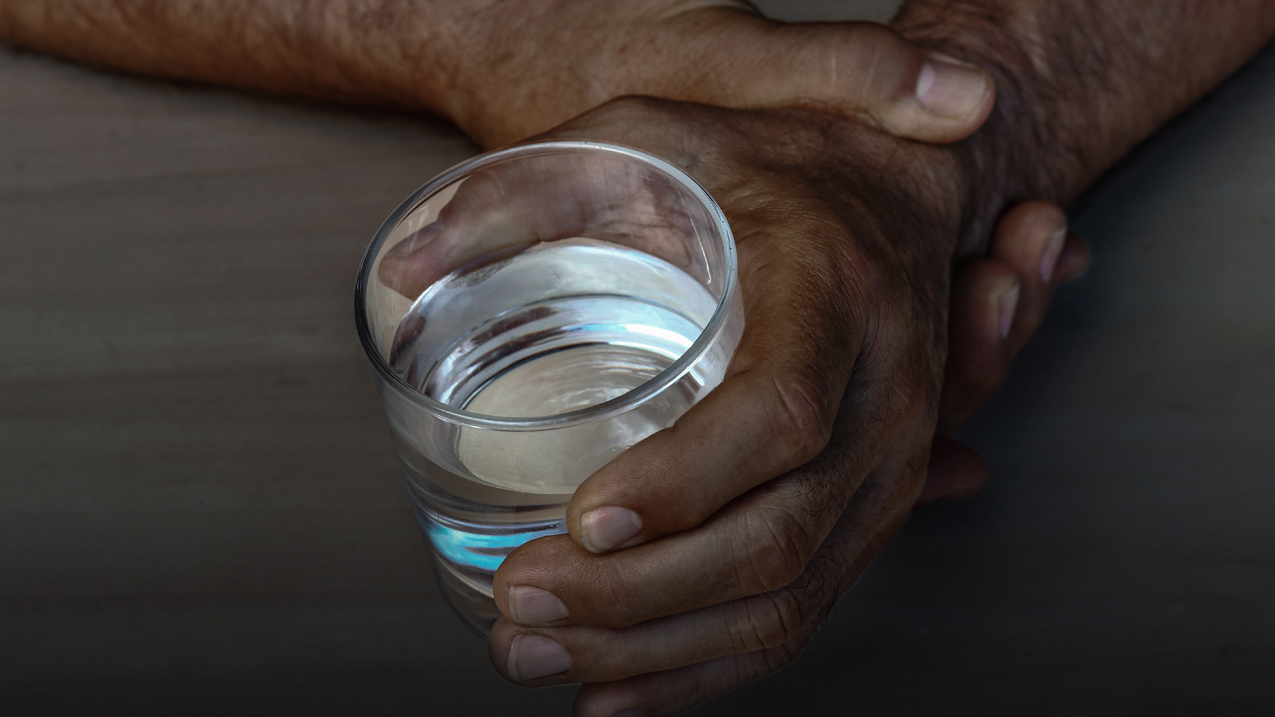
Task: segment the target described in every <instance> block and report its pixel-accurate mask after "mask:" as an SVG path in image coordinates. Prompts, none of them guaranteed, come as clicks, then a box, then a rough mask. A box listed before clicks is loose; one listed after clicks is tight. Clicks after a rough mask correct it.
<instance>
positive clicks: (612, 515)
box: [567, 235, 921, 553]
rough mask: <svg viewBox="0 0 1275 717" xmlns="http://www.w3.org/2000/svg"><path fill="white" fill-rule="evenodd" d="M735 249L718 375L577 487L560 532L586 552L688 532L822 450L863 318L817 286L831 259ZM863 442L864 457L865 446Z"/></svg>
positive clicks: (757, 246)
mask: <svg viewBox="0 0 1275 717" xmlns="http://www.w3.org/2000/svg"><path fill="white" fill-rule="evenodd" d="M740 246H741V248H740V266H741V272H740V273H741V285H742V286H743V289H744V291H745V294H744V302H745V307H744V308H745V316H746V317H747V319H746V323H745V330H744V335H743V337H742V338H741V340H740V345H739V347H738V349H737V350H736V354H735V358H734V360H733V361H732V363H731V366H730V368H729V370H728V374H727V376H726V378H725V380H724V381H723V382H722V384H721V385H719V386H718V387H716V388H715V389H713V391H711V392H710V393H709V394H708V395H707V396H706V397H705V398H704V399H703V400H702V401H700V402H699V403H698V404H696V405H695V406H694V407H692V408H691V409H690V410H689V411H688V412H687V413H686V414H684V415H683V416H682V417H681V418H679V419H678V420H677V422H676V423H675V424H674V425H673V426H672V427H671V428H668V429H665V430H663V431H660V432H657V433H655V434H654V435H652V436H650V437H649V438H647V439H645V440H644V441H642V442H640V443H638V444H637V445H635V446H633V447H631V448H629V449H628V450H626V451H625V452H624V453H622V454H620V455H619V456H618V457H617V458H616V459H615V460H613V461H612V462H611V463H609V464H608V465H606V466H604V467H603V468H602V469H600V470H599V471H598V472H597V473H595V474H594V475H592V476H590V477H589V478H588V479H587V480H585V481H584V482H583V483H582V484H581V485H580V487H579V488H577V490H576V492H575V495H574V496H573V497H572V500H571V502H570V503H569V504H568V506H567V528H568V530H569V532H570V533H571V536H572V537H573V538H574V539H576V540H577V541H578V542H579V543H580V545H582V546H583V547H585V548H586V549H588V550H590V551H592V552H596V553H601V552H606V551H608V550H612V549H615V548H618V547H631V546H633V545H638V544H641V543H643V542H646V541H649V540H651V539H654V538H657V537H659V536H662V535H667V534H669V533H674V532H678V531H681V530H686V529H688V528H691V527H694V526H696V525H699V524H700V523H701V522H703V521H704V520H705V519H706V518H708V517H709V516H711V515H713V514H714V513H715V512H716V511H717V510H718V509H719V508H721V507H722V506H723V505H725V504H726V503H728V502H729V501H731V500H733V499H734V498H736V497H737V496H739V495H742V494H743V493H745V492H746V491H748V490H749V489H751V488H753V487H755V486H757V485H760V484H761V483H764V482H765V481H768V480H770V479H771V478H774V477H775V476H778V475H782V474H783V473H785V472H787V471H789V470H792V469H794V468H796V467H798V466H800V465H802V464H804V463H806V462H808V461H810V460H811V459H813V458H814V457H815V456H816V455H818V454H819V452H820V451H821V450H823V448H824V447H825V446H826V445H827V442H828V440H829V436H830V435H831V432H832V426H833V423H834V421H835V420H836V419H837V410H838V405H839V404H841V403H842V397H843V395H844V394H845V391H846V386H847V382H848V381H849V377H850V373H851V371H852V370H853V369H854V366H855V360H856V356H857V354H858V353H859V337H861V336H862V335H863V329H862V319H861V318H860V317H858V316H855V315H854V314H853V313H852V311H851V310H850V309H849V308H847V307H851V306H854V305H855V299H854V298H852V297H853V294H852V293H851V291H852V290H853V287H851V286H850V282H839V283H838V282H830V281H827V280H826V277H832V276H840V275H845V272H843V271H842V270H840V269H838V268H833V267H832V266H829V265H828V264H830V263H832V262H834V261H837V260H836V259H835V258H828V257H822V256H816V257H811V256H796V252H793V251H792V250H791V248H790V247H791V244H789V245H788V246H784V245H783V244H782V242H779V241H775V242H767V241H766V237H763V236H756V235H755V236H753V237H750V239H749V242H748V243H747V244H744V243H741V245H740ZM758 265H764V267H765V271H764V272H761V271H755V268H756V267H757V266H758ZM749 279H751V281H746V280H749ZM829 284H832V285H831V286H830V285H829ZM899 380H900V381H905V380H907V377H901V378H900V379H899ZM913 380H914V381H916V382H917V383H920V382H921V379H919V378H914V379H913ZM884 395H885V394H884V393H883V392H881V391H879V390H878V391H874V392H873V394H872V397H867V396H865V403H864V405H861V406H859V407H857V408H856V409H855V410H856V411H860V412H862V411H875V410H884V408H883V406H880V405H876V404H880V403H882V402H883V401H884V400H885V399H884ZM879 425H880V422H878V423H876V424H873V426H874V429H875V427H877V426H879ZM863 445H864V446H865V449H864V453H865V457H868V458H870V455H868V454H870V452H871V451H870V447H871V446H874V445H875V444H874V443H872V442H869V441H865V443H864V444H863ZM865 470H866V469H865ZM860 475H862V474H860Z"/></svg>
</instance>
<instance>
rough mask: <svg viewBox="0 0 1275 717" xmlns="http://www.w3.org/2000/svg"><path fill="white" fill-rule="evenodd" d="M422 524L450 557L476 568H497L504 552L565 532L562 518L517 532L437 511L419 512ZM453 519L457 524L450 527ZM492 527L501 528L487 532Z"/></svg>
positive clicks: (454, 561) (504, 554)
mask: <svg viewBox="0 0 1275 717" xmlns="http://www.w3.org/2000/svg"><path fill="white" fill-rule="evenodd" d="M420 523H421V528H422V529H423V530H424V531H425V534H426V535H427V536H429V541H430V542H431V543H433V545H434V549H435V550H437V551H438V552H439V553H440V554H441V555H442V556H443V557H444V558H446V559H447V560H449V561H451V562H453V563H455V564H457V565H459V566H462V567H466V568H470V569H473V570H482V571H486V572H492V573H494V572H496V568H499V567H500V563H501V562H502V561H503V560H504V559H505V556H506V555H508V554H509V553H511V552H513V550H514V548H517V547H518V546H519V545H522V544H523V543H525V542H527V541H529V540H535V539H536V538H543V537H544V536H546V535H559V534H561V533H565V532H567V531H566V526H564V525H563V524H562V522H561V521H554V522H551V523H532V524H530V525H523V526H519V528H521V529H520V530H518V531H517V532H512V531H509V530H508V528H507V526H502V527H505V528H506V529H505V530H499V528H497V527H496V526H492V527H486V526H477V525H473V524H468V523H462V522H460V521H452V520H447V519H445V518H441V517H439V516H435V515H422V516H420ZM447 523H452V524H454V525H456V526H457V527H451V526H449V525H447ZM484 528H486V531H491V530H493V529H495V530H499V532H486V531H484Z"/></svg>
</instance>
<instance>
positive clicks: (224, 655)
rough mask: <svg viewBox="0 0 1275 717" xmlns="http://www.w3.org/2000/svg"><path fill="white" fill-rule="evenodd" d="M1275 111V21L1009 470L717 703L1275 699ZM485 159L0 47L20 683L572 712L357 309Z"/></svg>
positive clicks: (1206, 115)
mask: <svg viewBox="0 0 1275 717" xmlns="http://www.w3.org/2000/svg"><path fill="white" fill-rule="evenodd" d="M891 4H892V3H889V2H866V3H864V2H860V3H849V4H837V3H830V2H824V3H818V2H809V3H780V2H778V1H777V0H776V1H775V2H770V3H763V5H764V6H765V8H766V9H767V10H771V11H773V12H774V14H776V15H777V16H782V17H787V18H792V19H812V18H823V19H834V18H844V17H848V16H871V17H877V18H881V17H888V15H889V11H890V5H891ZM1272 117H1275V49H1272V50H1268V51H1266V52H1265V53H1264V54H1263V55H1262V56H1261V57H1259V58H1258V60H1257V61H1256V62H1255V63H1254V64H1253V65H1252V66H1250V67H1249V68H1248V69H1246V70H1244V71H1243V72H1242V73H1241V74H1240V75H1238V76H1237V77H1236V78H1234V79H1233V80H1232V81H1231V82H1229V83H1228V84H1227V85H1225V86H1224V87H1223V88H1222V89H1221V90H1219V91H1218V92H1217V93H1215V95H1214V96H1212V97H1210V98H1209V99H1208V100H1207V101H1206V102H1205V103H1203V104H1202V105H1201V106H1200V107H1198V108H1196V109H1195V110H1194V111H1192V112H1191V113H1190V114H1189V115H1188V116H1187V117H1186V118H1184V119H1183V120H1180V121H1179V122H1177V123H1175V124H1174V125H1173V126H1172V127H1170V128H1169V129H1168V130H1167V131H1165V132H1163V133H1161V134H1160V135H1159V136H1157V137H1156V138H1155V139H1154V140H1152V141H1151V142H1150V143H1149V144H1148V146H1146V147H1144V148H1142V149H1141V150H1140V151H1139V152H1138V153H1137V154H1136V155H1135V157H1134V158H1133V159H1132V160H1131V161H1129V162H1127V163H1125V164H1124V165H1122V166H1121V167H1120V168H1119V169H1118V170H1116V171H1115V172H1114V173H1113V174H1112V176H1110V177H1108V178H1107V179H1106V180H1105V181H1104V182H1103V184H1102V185H1101V187H1100V188H1099V189H1098V190H1097V191H1096V192H1095V193H1094V194H1093V195H1092V196H1091V197H1089V198H1088V200H1087V202H1086V203H1085V204H1084V206H1083V207H1082V208H1081V209H1080V211H1079V213H1078V215H1077V216H1076V219H1075V222H1074V227H1075V228H1076V229H1077V230H1079V231H1080V232H1082V233H1083V234H1084V235H1085V236H1086V237H1088V238H1089V239H1090V241H1091V242H1092V245H1093V248H1094V263H1093V269H1092V271H1091V272H1090V274H1089V275H1088V276H1087V277H1086V278H1085V279H1084V280H1083V281H1081V282H1079V283H1078V284H1076V285H1074V286H1072V287H1069V288H1066V289H1064V290H1063V291H1061V292H1060V293H1059V295H1058V301H1057V304H1056V307H1055V310H1054V312H1053V314H1052V316H1051V317H1050V319H1049V322H1048V323H1047V324H1046V326H1045V328H1044V329H1043V330H1042V331H1041V334H1040V336H1039V338H1038V339H1037V340H1036V342H1035V343H1034V344H1033V345H1032V346H1031V347H1029V349H1028V350H1027V351H1026V352H1025V354H1024V355H1023V357H1022V359H1021V360H1020V362H1019V364H1018V365H1017V367H1016V368H1015V370H1014V372H1013V374H1012V376H1011V377H1010V380H1009V383H1008V384H1007V386H1006V388H1005V390H1004V391H1003V392H1002V393H1001V395H1000V396H999V397H998V399H997V400H996V401H995V403H994V404H993V405H992V406H991V407H990V409H989V410H988V411H987V412H986V413H985V414H984V415H983V416H982V417H981V418H980V419H979V420H978V421H977V422H976V423H975V424H974V425H972V426H971V427H970V428H969V429H968V430H967V431H966V432H965V434H964V438H965V439H966V440H968V441H969V442H970V443H972V444H973V445H975V446H977V447H978V448H980V449H981V450H982V451H983V452H984V453H985V455H986V456H987V458H988V460H989V462H990V463H991V465H992V468H993V483H992V485H991V487H990V489H989V490H988V491H987V492H986V493H984V494H983V495H981V496H979V497H977V498H975V499H972V500H969V501H966V502H963V503H959V504H944V505H939V506H934V507H930V508H927V509H925V510H923V511H922V512H920V513H919V514H918V515H916V517H915V518H914V519H913V521H912V523H911V524H910V525H909V527H908V528H907V530H905V532H904V533H903V535H902V537H900V538H899V540H898V541H897V542H896V544H895V545H894V546H893V547H892V548H890V549H889V550H888V551H887V552H886V553H885V554H884V556H883V557H882V558H881V559H880V560H878V561H877V563H876V564H875V565H874V567H873V568H872V570H870V571H869V572H868V574H867V575H866V576H865V577H864V578H863V580H861V581H860V583H859V584H858V585H857V586H856V587H855V588H854V589H853V590H852V591H851V592H850V593H849V594H848V595H847V596H846V597H845V599H844V600H843V601H842V602H841V604H840V606H839V607H838V608H837V610H836V612H835V613H834V615H833V617H832V618H831V620H830V621H829V623H828V625H827V627H826V628H825V629H824V630H823V632H822V633H820V635H819V636H818V637H817V638H816V640H815V642H814V644H813V646H812V647H811V648H810V649H809V650H808V651H807V652H806V653H805V655H804V657H803V658H802V659H801V660H800V661H799V662H798V663H797V665H796V666H795V667H793V668H791V669H789V670H787V671H786V672H784V673H782V674H780V675H779V676H777V677H774V678H771V679H768V680H764V681H762V682H759V683H756V684H753V685H751V686H749V687H747V688H744V689H742V690H740V691H737V692H735V693H733V694H731V695H729V696H727V697H724V698H721V699H719V700H717V701H715V702H712V703H710V704H709V705H707V706H705V707H703V708H701V709H700V710H699V711H698V712H696V714H698V715H740V714H747V715H773V714H817V715H825V714H826V715H842V714H855V715H933V714H943V715H959V714H971V715H986V714H1032V715H1051V714H1080V713H1083V714H1113V715H1138V714H1154V715H1176V714H1181V715H1202V714H1208V715H1249V714H1252V715H1257V714H1271V713H1273V712H1275V679H1272V675H1273V674H1275V575H1273V574H1272V570H1273V569H1275V440H1273V436H1275V430H1273V429H1275V277H1273V272H1275V121H1272V119H1271V118H1272ZM473 152H475V148H474V147H473V146H472V145H470V144H469V143H468V142H467V141H466V140H465V139H464V138H463V137H462V136H461V135H459V134H458V133H457V132H456V131H455V130H454V129H452V128H450V127H449V126H446V125H444V124H441V123H438V122H435V121H430V120H427V119H420V118H413V117H405V116H396V115H387V114H378V113H365V112H360V111H355V110H348V109H342V108H334V107H329V106H324V105H312V104H303V103H292V102H286V101H279V100H274V99H270V98H263V97H253V96H248V95H244V94H239V93H235V92H229V91H222V90H218V89H210V88H204V87H191V86H184V85H179V84H174V83H168V82H161V81H151V80H145V79H138V78H134V77H128V76H123V75H118V74H113V73H109V72H103V71H98V70H93V69H88V68H83V67H78V66H75V65H70V64H66V63H62V62H59V61H56V60H52V59H48V58H45V57H40V56H34V55H28V54H23V53H17V52H14V51H11V50H8V49H6V48H4V47H3V46H0V713H4V714H7V715H8V714H15V715H21V714H152V713H169V714H190V715H203V714H210V715H211V714H223V713H235V714H244V715H253V714H280V713H301V712H306V713H309V714H315V715H329V714H331V715H341V714H386V715H399V714H401V715H416V714H440V715H442V714H447V715H470V714H473V715H488V714H516V715H559V714H565V713H566V711H567V708H568V705H569V704H570V702H571V699H572V696H573V693H574V689H572V688H557V689H551V690H542V691H531V690H525V689H520V688H517V687H513V686H511V685H508V684H506V683H505V682H504V681H503V680H502V679H501V678H499V677H498V676H497V675H496V674H495V672H494V671H492V669H491V668H490V667H489V665H488V660H487V652H486V647H485V646H484V645H483V644H482V643H481V642H480V641H479V640H478V639H476V638H474V637H473V636H471V635H470V634H469V633H468V632H467V631H466V630H465V629H464V628H463V627H462V626H461V625H460V623H459V622H458V621H457V620H456V619H455V618H454V617H453V616H452V615H451V613H450V612H449V611H448V608H447V607H446V605H445V604H444V602H443V600H442V598H441V597H440V595H439V593H438V591H437V589H436V588H435V586H434V583H433V577H432V573H431V567H430V564H429V559H428V556H427V553H426V549H425V545H424V542H423V540H422V538H421V537H420V535H419V534H418V530H417V527H416V525H415V523H414V521H413V518H412V515H411V511H410V508H409V505H408V500H407V495H406V492H405V490H404V488H403V486H402V479H401V477H400V475H399V472H398V467H397V464H396V461H395V458H394V455H393V449H392V447H391V445H390V441H389V437H388V434H387V430H386V427H385V423H384V419H383V418H382V416H381V413H380V409H379V406H378V404H377V400H376V397H375V395H374V393H373V391H372V385H371V380H370V378H369V374H368V370H367V368H366V366H365V364H364V359H363V356H362V354H361V351H360V348H359V344H358V340H357V338H356V336H355V332H354V325H353V320H352V319H353V315H352V307H351V295H352V290H353V282H354V272H355V268H356V266H357V265H358V262H359V259H360V256H361V254H362V252H363V250H364V248H365V246H366V244H367V241H368V240H369V239H370V238H371V236H372V233H373V231H374V230H375V229H376V227H377V226H378V225H379V224H380V222H381V220H382V219H384V217H385V216H386V215H387V214H388V213H389V212H390V211H391V210H392V209H393V208H394V207H395V206H396V205H397V204H398V202H399V201H400V200H401V199H402V198H404V197H405V196H407V195H408V194H409V193H410V192H411V191H412V190H413V189H415V188H416V187H417V186H418V185H420V184H422V183H423V182H424V181H425V180H427V179H429V178H430V177H431V176H433V175H434V174H436V173H437V172H439V171H441V170H443V169H445V168H446V167H448V166H450V165H451V164H453V163H455V162H458V161H460V160H462V159H464V158H466V157H467V156H469V155H470V154H472V153H473Z"/></svg>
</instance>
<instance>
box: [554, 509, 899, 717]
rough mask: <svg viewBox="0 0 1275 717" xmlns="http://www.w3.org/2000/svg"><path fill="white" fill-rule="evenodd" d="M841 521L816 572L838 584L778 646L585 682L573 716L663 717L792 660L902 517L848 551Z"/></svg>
mask: <svg viewBox="0 0 1275 717" xmlns="http://www.w3.org/2000/svg"><path fill="white" fill-rule="evenodd" d="M854 522H855V521H854V520H852V519H848V520H847V521H845V525H846V527H845V528H844V529H842V528H840V527H839V532H840V533H841V534H842V537H840V538H838V539H834V540H829V542H828V544H827V546H826V552H825V551H824V550H821V554H823V555H826V556H827V560H826V561H825V564H824V565H823V566H821V567H820V569H821V570H832V571H835V572H837V573H838V575H837V578H838V579H837V581H836V582H837V584H836V585H835V586H832V587H830V588H828V589H823V588H821V589H820V592H822V593H824V594H823V595H821V596H820V598H819V600H820V602H818V603H815V604H817V605H819V607H815V606H814V605H811V607H812V608H814V609H813V610H812V611H811V612H810V613H808V614H806V615H803V616H800V617H799V618H798V619H799V620H800V623H799V626H798V627H796V628H793V629H790V630H789V633H790V634H789V635H788V637H787V638H786V639H785V640H784V641H783V642H782V643H780V644H778V645H775V646H772V647H766V648H763V649H760V650H754V651H747V652H737V653H735V654H729V655H725V656H722V657H718V658H715V659H712V660H708V661H703V662H699V663H696V664H691V665H688V666H685V667H681V668H676V669H672V670H667V671H662V672H653V673H647V674H641V675H638V676H635V677H630V678H627V679H623V680H618V681H614V682H603V683H595V684H586V685H584V686H583V687H581V688H580V692H579V693H578V694H577V695H576V708H575V712H574V714H576V715H579V716H583V717H593V716H594V715H598V716H601V715H616V714H624V711H625V710H635V711H636V713H637V714H643V715H668V714H676V713H678V712H681V711H682V710H686V709H688V708H690V707H692V706H694V705H696V704H699V703H700V702H703V701H704V700H707V699H709V698H711V697H714V696H716V695H720V694H722V693H724V692H728V691H730V690H733V689H735V688H736V687H739V686H740V685H743V684H745V683H747V682H750V681H752V680H756V679H759V678H761V677H765V676H766V675H770V674H772V673H774V672H777V671H778V670H780V669H783V668H784V667H786V666H788V665H790V664H792V663H793V662H794V661H795V660H796V659H797V657H798V656H799V655H800V653H801V651H802V650H803V649H804V648H805V647H806V645H807V644H808V643H809V642H810V639H811V638H812V637H813V635H814V633H815V631H816V630H817V629H818V628H819V626H820V625H821V624H822V622H823V619H824V618H825V617H826V615H827V612H828V610H830V609H831V607H832V605H833V604H835V601H836V598H837V597H838V596H839V595H840V594H841V593H842V592H844V590H845V589H846V588H847V587H848V586H849V585H850V584H851V583H853V582H854V581H855V580H857V579H858V577H859V576H860V575H861V574H862V573H863V571H864V570H866V569H867V567H868V565H869V564H870V563H871V561H872V560H873V559H875V558H876V556H877V555H878V554H879V553H880V552H881V551H882V550H883V549H884V548H885V546H886V545H888V544H889V543H890V542H891V541H892V540H893V539H894V537H895V536H896V535H897V534H898V532H899V531H900V530H901V529H902V527H903V524H904V519H903V518H895V519H893V520H889V521H887V522H886V523H884V524H881V523H878V522H876V521H868V522H870V523H872V524H873V525H881V526H882V527H881V528H880V529H879V531H878V532H877V533H876V534H875V535H872V536H871V537H870V538H869V539H868V540H867V541H866V542H863V544H861V545H859V546H857V547H855V548H853V549H849V550H848V549H847V546H846V545H845V542H846V540H847V539H850V538H851V537H853V536H855V535H861V533H858V532H856V531H855V530H854V529H853V527H852V525H853V523H854Z"/></svg>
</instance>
